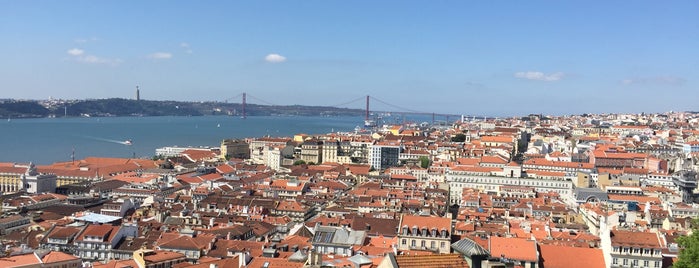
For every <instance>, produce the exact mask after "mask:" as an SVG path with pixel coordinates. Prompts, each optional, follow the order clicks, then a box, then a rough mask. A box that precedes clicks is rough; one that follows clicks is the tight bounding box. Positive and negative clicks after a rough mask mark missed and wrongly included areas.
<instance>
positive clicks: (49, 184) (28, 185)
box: [22, 163, 56, 194]
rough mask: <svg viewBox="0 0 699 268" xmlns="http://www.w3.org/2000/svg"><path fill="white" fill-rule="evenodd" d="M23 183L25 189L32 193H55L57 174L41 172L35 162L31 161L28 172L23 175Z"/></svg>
mask: <svg viewBox="0 0 699 268" xmlns="http://www.w3.org/2000/svg"><path fill="white" fill-rule="evenodd" d="M22 184H23V186H24V191H25V192H27V193H30V194H36V193H55V192H56V175H55V174H39V172H38V171H37V170H36V166H34V163H29V167H28V168H27V172H25V173H24V175H22Z"/></svg>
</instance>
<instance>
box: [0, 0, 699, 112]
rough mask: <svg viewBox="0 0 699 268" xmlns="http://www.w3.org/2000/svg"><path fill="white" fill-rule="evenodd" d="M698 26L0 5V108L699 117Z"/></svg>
mask: <svg viewBox="0 0 699 268" xmlns="http://www.w3.org/2000/svg"><path fill="white" fill-rule="evenodd" d="M697 12H699V1H578V2H573V1H509V2H506V1H499V2H496V1H481V2H475V1H0V36H1V37H2V38H0V90H1V91H0V92H2V94H1V95H0V98H29V99H46V98H48V97H49V96H51V97H54V98H63V99H76V98H110V97H122V98H132V97H133V95H134V91H135V86H136V85H140V87H141V96H142V98H144V99H156V100H165V99H168V100H194V101H208V100H225V99H229V98H232V97H235V96H237V95H239V94H240V93H242V92H247V93H248V94H250V95H251V96H253V97H255V98H256V99H261V100H264V101H266V102H269V103H274V104H288V105H291V104H304V105H334V104H339V103H344V102H347V101H350V100H353V99H356V98H359V97H361V96H364V95H372V96H375V97H377V98H378V99H381V100H384V101H388V102H390V103H392V104H395V105H398V106H401V107H406V108H410V109H412V110H417V111H428V112H439V113H456V114H476V115H493V116H495V115H497V116H500V115H520V114H529V113H545V114H580V113H586V112H587V113H603V112H638V113H640V112H665V111H670V110H699V107H697V106H698V105H697V100H699V88H698V87H697V85H698V82H697V81H696V80H697V78H698V77H699V49H697V48H699V16H697V15H696V14H697ZM232 101H234V100H232ZM251 102H255V100H251ZM258 103H260V102H258ZM374 104H375V107H376V109H381V110H387V109H389V108H390V107H386V106H382V105H381V104H380V103H378V102H374ZM362 106H363V103H362V102H361V101H359V102H355V103H353V104H352V105H351V107H353V108H361V107H362Z"/></svg>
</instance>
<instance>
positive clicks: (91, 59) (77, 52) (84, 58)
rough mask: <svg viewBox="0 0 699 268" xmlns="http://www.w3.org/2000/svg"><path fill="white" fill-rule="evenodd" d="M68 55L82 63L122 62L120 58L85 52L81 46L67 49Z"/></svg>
mask: <svg viewBox="0 0 699 268" xmlns="http://www.w3.org/2000/svg"><path fill="white" fill-rule="evenodd" d="M66 52H67V53H68V55H71V56H73V57H72V58H71V59H72V60H75V61H77V62H82V63H90V64H109V65H117V64H119V63H121V62H122V60H121V59H118V58H113V59H112V58H103V57H98V56H95V55H88V54H85V50H82V49H79V48H72V49H69V50H68V51H66Z"/></svg>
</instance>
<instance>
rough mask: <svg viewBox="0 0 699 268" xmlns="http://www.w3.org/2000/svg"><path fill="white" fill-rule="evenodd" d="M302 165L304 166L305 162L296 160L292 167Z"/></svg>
mask: <svg viewBox="0 0 699 268" xmlns="http://www.w3.org/2000/svg"><path fill="white" fill-rule="evenodd" d="M303 164H306V161H303V160H296V162H294V166H298V165H303Z"/></svg>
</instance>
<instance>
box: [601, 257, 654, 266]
mask: <svg viewBox="0 0 699 268" xmlns="http://www.w3.org/2000/svg"><path fill="white" fill-rule="evenodd" d="M629 263H631V266H633V267H638V264H639V261H638V260H630V259H623V258H622V259H621V265H624V266H626V265H629ZM640 263H642V264H643V265H642V267H650V266H649V265H650V261H647V260H644V261H641V262H640ZM612 265H619V258H613V259H612ZM653 267H660V261H654V262H653Z"/></svg>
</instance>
